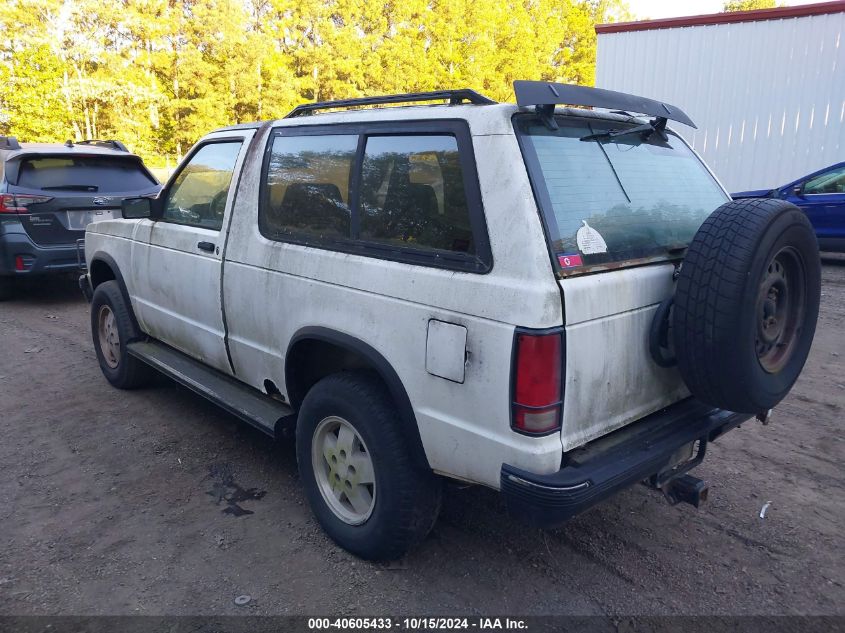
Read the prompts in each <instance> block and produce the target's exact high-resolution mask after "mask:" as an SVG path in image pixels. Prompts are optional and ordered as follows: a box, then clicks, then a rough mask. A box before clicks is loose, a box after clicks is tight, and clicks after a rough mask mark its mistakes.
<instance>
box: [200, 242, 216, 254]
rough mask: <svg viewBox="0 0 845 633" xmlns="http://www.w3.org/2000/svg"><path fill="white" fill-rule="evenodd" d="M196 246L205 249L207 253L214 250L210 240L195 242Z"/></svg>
mask: <svg viewBox="0 0 845 633" xmlns="http://www.w3.org/2000/svg"><path fill="white" fill-rule="evenodd" d="M197 248H198V249H200V250H201V251H207V252H209V253H213V252H214V244H212V243H211V242H200V243H198V244H197Z"/></svg>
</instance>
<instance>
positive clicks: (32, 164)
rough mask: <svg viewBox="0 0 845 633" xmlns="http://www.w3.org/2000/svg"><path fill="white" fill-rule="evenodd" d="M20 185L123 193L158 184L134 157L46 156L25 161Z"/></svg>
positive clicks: (29, 187) (44, 188)
mask: <svg viewBox="0 0 845 633" xmlns="http://www.w3.org/2000/svg"><path fill="white" fill-rule="evenodd" d="M17 184H18V186H20V187H25V188H27V189H43V190H44V191H89V192H92V193H94V192H96V193H119V192H127V191H139V190H144V189H149V188H150V187H153V186H155V185H156V184H158V183H156V182H155V181H154V180H152V179H151V178H150V177H149V176H148V175H147V173H146V172H145V171H144V169H143V168H142V167H141V165H140V164H139V163H138V161H137V160H134V159H127V158H119V157H99V156H74V157H50V156H46V157H44V158H30V159H28V160H24V161H23V163H22V164H21V168H20V176H19V177H18V183H17Z"/></svg>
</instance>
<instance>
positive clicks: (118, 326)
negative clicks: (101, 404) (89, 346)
mask: <svg viewBox="0 0 845 633" xmlns="http://www.w3.org/2000/svg"><path fill="white" fill-rule="evenodd" d="M91 334H92V336H93V338H94V349H95V351H96V352H97V360H98V361H99V363H100V369H102V371H103V375H104V376H105V377H106V380H108V381H109V382H110V383H111V384H112V386H114V387H117V388H118V389H137V388H138V387H143V386H144V385H146V384H147V383H148V382H149V380H150V377H151V376H152V373H153V370H152V369H151V368H150V366H149V365H147V364H146V363H144V362H142V361H140V360H138V359H137V358H135V357H134V356H131V355H130V354H129V353H128V352H127V350H126V345H127V344H128V343H130V342H132V341H134V340H137V339H140V338H141V337H142V334H141V332H139V331H138V329H137V328H136V327H135V325H134V323H133V321H132V317H131V315H130V312H129V307H128V306H127V305H126V301H125V300H124V298H123V293H121V292H120V286H118V284H117V282H116V281H105V282H103V283H101V284H100V285H99V286H97V288H96V290H94V296H93V297H92V299H91Z"/></svg>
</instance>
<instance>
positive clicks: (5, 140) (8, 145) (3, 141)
mask: <svg viewBox="0 0 845 633" xmlns="http://www.w3.org/2000/svg"><path fill="white" fill-rule="evenodd" d="M20 148H21V144H20V143H18V139H16V138H15V137H14V136H0V149H20Z"/></svg>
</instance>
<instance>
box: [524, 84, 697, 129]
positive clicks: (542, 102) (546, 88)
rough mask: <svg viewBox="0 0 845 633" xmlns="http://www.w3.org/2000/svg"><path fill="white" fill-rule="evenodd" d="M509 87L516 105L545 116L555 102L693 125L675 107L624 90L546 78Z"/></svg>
mask: <svg viewBox="0 0 845 633" xmlns="http://www.w3.org/2000/svg"><path fill="white" fill-rule="evenodd" d="M513 90H514V93H516V103H517V105H521V106H532V105H533V106H537V109H538V111H539V112H540V113H541V114H543V115H545V116H550V113H551V112H553V111H554V107H555V105H575V106H592V107H594V108H607V109H609V110H624V111H625V112H632V113H637V114H649V115H651V116H654V117H657V119H658V123H659V120H660V119H663V125H665V124H666V119H671V120H672V121H678V122H679V123H683V124H685V125H689V126H690V127H693V128H694V127H696V125H695V123H693V122H692V119H690V118H689V117H688V116H687V115H686V113H685V112H684V111H683V110H681V109H680V108H678V107H676V106H673V105H669V104H668V103H663V102H662V101H655V100H654V99H647V98H646V97H637V96H636V95H629V94H627V93H624V92H615V91H613V90H603V89H601V88H589V87H587V86H574V85H572V84H556V83H551V82H548V81H515V82H513Z"/></svg>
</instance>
